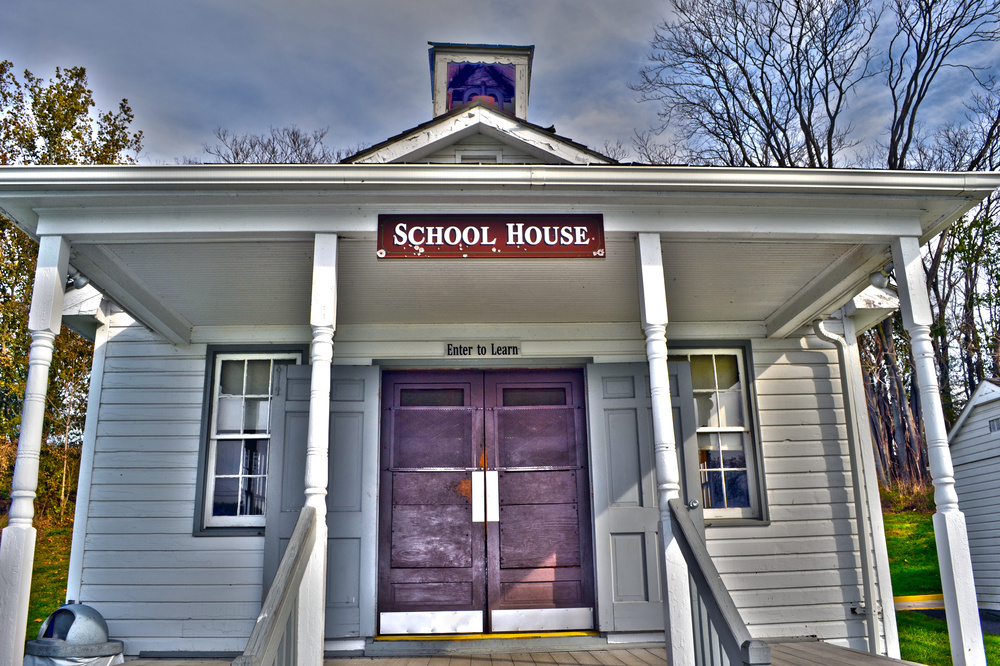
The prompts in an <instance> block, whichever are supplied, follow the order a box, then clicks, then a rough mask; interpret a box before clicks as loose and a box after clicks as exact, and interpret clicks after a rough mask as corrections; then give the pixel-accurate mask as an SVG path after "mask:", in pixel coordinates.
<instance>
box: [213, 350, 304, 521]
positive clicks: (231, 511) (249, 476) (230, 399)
mask: <svg viewBox="0 0 1000 666" xmlns="http://www.w3.org/2000/svg"><path fill="white" fill-rule="evenodd" d="M301 359H302V354H300V353H297V352H289V353H274V354H268V353H259V354H256V353H219V354H216V355H215V357H214V364H213V368H212V380H211V381H212V383H211V403H210V412H209V415H208V454H207V466H206V470H205V498H204V502H203V505H204V509H203V511H204V526H205V527H231V526H241V527H256V526H263V525H264V502H265V499H266V497H267V466H268V465H267V463H268V448H269V444H270V440H271V401H272V399H273V398H274V396H275V395H276V388H277V373H276V372H275V370H276V369H277V370H278V371H279V372H280V368H281V367H282V366H286V365H290V364H298V363H299V362H300V361H301Z"/></svg>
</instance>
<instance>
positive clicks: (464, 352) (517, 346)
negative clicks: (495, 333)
mask: <svg viewBox="0 0 1000 666" xmlns="http://www.w3.org/2000/svg"><path fill="white" fill-rule="evenodd" d="M520 355H521V342H520V341H519V340H487V341H468V340H458V341H455V342H445V343H444V356H445V357H446V358H512V357H515V356H520Z"/></svg>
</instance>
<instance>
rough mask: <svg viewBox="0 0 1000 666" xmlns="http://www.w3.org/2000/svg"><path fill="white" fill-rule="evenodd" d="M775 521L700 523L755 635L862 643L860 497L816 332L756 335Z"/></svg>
mask: <svg viewBox="0 0 1000 666" xmlns="http://www.w3.org/2000/svg"><path fill="white" fill-rule="evenodd" d="M753 348H754V356H753V366H754V373H755V377H756V388H757V394H758V407H759V416H758V422H759V425H760V434H761V438H762V446H761V448H762V450H763V467H764V471H765V475H766V477H765V485H766V487H767V503H768V508H769V511H770V519H771V522H770V524H769V525H764V526H739V527H722V526H710V527H708V528H707V529H706V540H707V541H708V549H709V552H710V553H711V554H712V556H713V559H714V560H715V563H716V566H717V567H718V569H719V571H720V573H721V574H722V576H723V579H724V580H725V583H726V585H727V587H728V588H729V589H730V590H731V591H732V594H733V599H734V601H735V602H736V605H737V606H738V607H739V609H740V612H741V613H742V615H743V618H744V620H746V621H747V622H748V624H750V626H751V631H752V632H753V633H754V635H757V636H763V637H778V636H783V637H791V636H802V635H816V636H819V637H820V638H821V639H825V640H830V641H832V642H834V643H838V644H841V645H845V646H849V647H852V648H856V649H861V650H866V649H867V642H866V640H865V635H866V627H865V622H864V617H863V616H862V615H858V614H856V613H855V611H854V609H855V608H856V607H857V606H858V605H859V604H860V603H861V601H862V586H861V584H862V575H861V569H860V564H861V560H860V555H859V553H858V538H857V523H856V521H855V514H856V507H855V503H854V494H853V490H852V486H851V484H852V480H851V469H850V459H849V451H848V444H847V440H846V425H845V422H844V413H843V405H844V402H843V395H842V391H841V383H840V370H839V366H838V364H837V354H836V350H835V349H834V348H833V346H831V345H827V344H825V343H823V342H821V341H819V340H818V339H816V338H811V337H810V338H803V339H794V340H774V341H771V340H755V341H754V343H753Z"/></svg>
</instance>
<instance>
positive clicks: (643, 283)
mask: <svg viewBox="0 0 1000 666" xmlns="http://www.w3.org/2000/svg"><path fill="white" fill-rule="evenodd" d="M636 255H637V257H638V268H639V307H640V316H641V318H642V330H643V332H644V333H645V334H646V358H647V359H648V360H649V386H650V394H651V396H652V402H653V456H654V460H655V464H656V485H657V489H658V491H659V502H660V529H661V532H662V534H663V565H664V571H663V615H664V623H665V624H664V626H665V629H666V639H667V640H666V642H667V661H668V662H670V664H671V665H672V666H689V665H690V666H693V664H694V636H693V634H694V628H693V625H692V621H691V592H690V584H689V580H688V569H687V562H686V561H685V560H684V555H683V554H682V553H681V549H680V545H679V544H678V543H677V538H676V537H675V536H674V534H675V532H674V526H673V520H671V518H670V508H669V507H668V506H667V500H670V499H674V498H677V497H680V490H681V473H680V467H679V466H678V464H677V443H676V442H675V441H674V423H673V408H672V405H671V404H670V377H669V374H668V372H667V333H666V332H667V290H666V286H665V284H664V282H663V255H662V254H661V253H660V236H659V234H648V233H643V234H639V235H638V237H637V238H636Z"/></svg>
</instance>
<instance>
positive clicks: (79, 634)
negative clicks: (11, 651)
mask: <svg viewBox="0 0 1000 666" xmlns="http://www.w3.org/2000/svg"><path fill="white" fill-rule="evenodd" d="M124 648H125V646H124V644H123V643H122V642H121V641H112V640H108V623H107V622H105V621H104V618H103V617H102V616H101V614H100V613H98V612H97V611H96V610H94V609H93V608H91V607H90V606H85V605H83V604H65V605H63V606H62V607H60V608H59V610H57V611H56V612H55V613H53V614H52V615H49V616H48V617H47V618H46V619H45V622H43V623H42V626H41V628H40V629H39V630H38V638H37V639H35V640H33V641H28V642H26V643H25V644H24V666H114V664H121V663H124V662H125V658H124V656H122V652H124Z"/></svg>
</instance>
